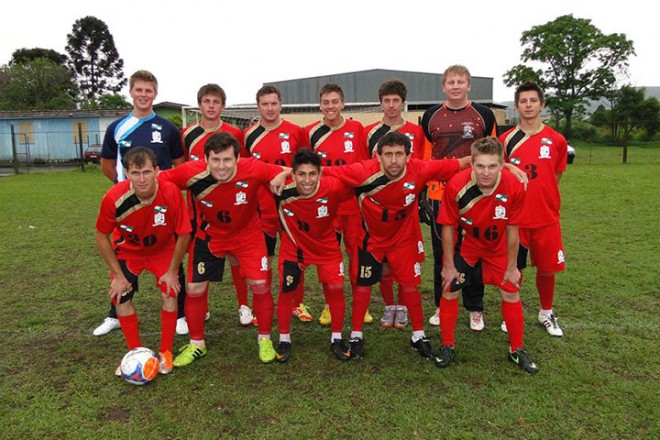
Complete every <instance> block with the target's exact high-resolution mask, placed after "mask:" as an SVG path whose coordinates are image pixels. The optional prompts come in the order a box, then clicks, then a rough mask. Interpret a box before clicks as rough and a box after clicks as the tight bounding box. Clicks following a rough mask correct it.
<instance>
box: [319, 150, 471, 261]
mask: <svg viewBox="0 0 660 440" xmlns="http://www.w3.org/2000/svg"><path fill="white" fill-rule="evenodd" d="M458 170H459V163H458V161H457V160H437V161H422V160H418V159H410V160H409V161H408V163H407V164H406V167H405V170H404V172H403V173H402V174H401V176H399V177H398V178H397V179H395V180H390V179H389V178H388V177H387V176H386V175H385V173H384V172H383V170H382V168H381V165H380V162H378V161H377V160H376V159H372V160H367V161H362V162H359V163H356V164H353V165H347V166H343V167H338V168H332V167H331V168H324V170H323V173H324V175H325V176H336V177H338V178H339V180H341V181H342V182H344V183H345V184H347V185H349V186H351V187H353V188H355V194H356V195H357V198H358V202H359V205H360V211H361V212H362V218H363V219H364V224H365V228H366V230H364V229H363V231H362V237H361V242H362V246H363V247H364V249H365V250H367V251H381V250H384V251H391V250H392V249H393V246H396V245H397V244H399V243H402V242H405V241H407V240H412V239H414V240H420V239H421V233H422V232H421V229H420V227H419V214H418V213H417V195H419V193H420V192H421V191H422V189H423V188H424V186H425V185H426V182H427V181H428V180H429V179H441V180H448V179H449V178H450V177H451V176H453V175H454V174H456V173H457V172H458Z"/></svg>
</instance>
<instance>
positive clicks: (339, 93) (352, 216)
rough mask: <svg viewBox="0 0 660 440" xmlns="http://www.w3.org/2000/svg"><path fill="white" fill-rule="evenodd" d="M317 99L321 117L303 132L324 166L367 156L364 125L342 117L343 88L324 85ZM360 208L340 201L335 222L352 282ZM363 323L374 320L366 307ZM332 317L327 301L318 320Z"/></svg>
mask: <svg viewBox="0 0 660 440" xmlns="http://www.w3.org/2000/svg"><path fill="white" fill-rule="evenodd" d="M319 101H320V106H321V113H323V119H321V120H320V121H317V122H314V123H313V124H310V125H308V126H307V127H305V134H306V135H307V137H308V139H309V143H310V145H311V148H312V149H313V150H314V152H315V153H316V154H318V155H319V157H320V158H321V165H322V166H323V167H324V168H329V167H333V166H339V165H346V164H352V163H355V162H358V161H361V160H364V159H367V158H369V152H368V151H367V145H366V142H365V138H364V127H363V126H362V124H360V123H359V122H358V121H354V120H352V119H345V118H344V117H343V116H342V114H341V111H342V109H343V108H344V91H343V90H342V88H341V87H340V86H339V85H337V84H325V85H323V86H322V87H321V90H320V91H319ZM360 224H361V219H360V210H359V208H358V205H357V202H356V201H355V200H354V199H351V200H347V201H345V202H343V203H342V204H341V205H340V207H339V214H338V216H337V221H336V223H335V226H336V229H337V230H338V231H339V232H341V234H342V237H343V240H344V248H345V249H346V253H347V254H348V261H349V278H350V280H351V284H352V285H355V281H356V279H357V274H356V273H355V271H354V268H356V267H357V266H356V265H355V262H357V248H358V240H359V236H360ZM364 319H365V322H368V323H370V322H373V318H372V317H371V315H370V314H368V310H365V315H364ZM331 320H332V317H331V314H330V308H329V307H328V305H327V304H326V306H325V308H324V309H323V312H322V313H321V317H320V318H319V322H320V323H321V325H328V324H330V322H331Z"/></svg>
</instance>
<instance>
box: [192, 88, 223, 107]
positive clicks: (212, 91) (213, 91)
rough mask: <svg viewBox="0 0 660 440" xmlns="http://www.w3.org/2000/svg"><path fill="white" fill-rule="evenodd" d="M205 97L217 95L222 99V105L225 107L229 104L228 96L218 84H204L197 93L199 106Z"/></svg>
mask: <svg viewBox="0 0 660 440" xmlns="http://www.w3.org/2000/svg"><path fill="white" fill-rule="evenodd" d="M204 95H215V96H219V97H220V99H222V105H223V106H224V105H225V104H226V103H227V94H226V93H225V91H224V89H223V88H222V87H220V86H219V85H217V84H204V85H203V86H202V87H200V88H199V91H198V92H197V104H201V103H202V97H203V96H204Z"/></svg>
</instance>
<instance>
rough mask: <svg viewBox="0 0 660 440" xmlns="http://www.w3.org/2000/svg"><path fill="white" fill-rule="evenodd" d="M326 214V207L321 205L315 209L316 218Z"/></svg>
mask: <svg viewBox="0 0 660 440" xmlns="http://www.w3.org/2000/svg"><path fill="white" fill-rule="evenodd" d="M327 216H328V207H327V206H325V205H323V206H319V207H318V209H317V210H316V218H323V217H327Z"/></svg>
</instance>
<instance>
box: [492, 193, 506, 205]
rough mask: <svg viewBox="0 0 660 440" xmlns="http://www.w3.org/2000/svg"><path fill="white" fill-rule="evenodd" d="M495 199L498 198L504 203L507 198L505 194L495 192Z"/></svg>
mask: <svg viewBox="0 0 660 440" xmlns="http://www.w3.org/2000/svg"><path fill="white" fill-rule="evenodd" d="M495 200H499V201H500V202H502V203H506V201H507V200H509V198H508V197H507V196H506V194H495Z"/></svg>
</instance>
